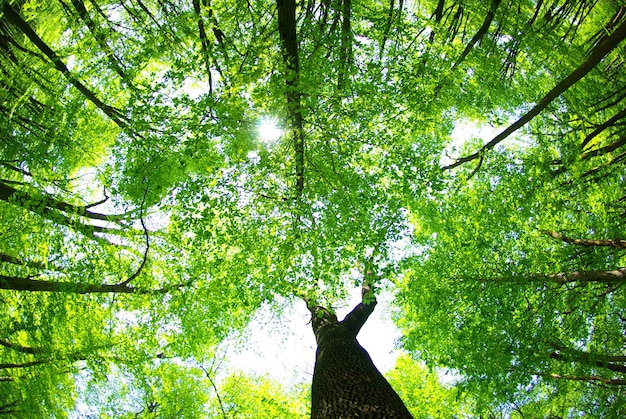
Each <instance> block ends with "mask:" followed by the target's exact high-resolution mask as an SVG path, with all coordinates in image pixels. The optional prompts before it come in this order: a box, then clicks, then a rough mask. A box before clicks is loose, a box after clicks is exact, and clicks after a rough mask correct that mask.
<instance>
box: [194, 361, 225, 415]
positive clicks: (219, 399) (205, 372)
mask: <svg viewBox="0 0 626 419" xmlns="http://www.w3.org/2000/svg"><path fill="white" fill-rule="evenodd" d="M200 369H201V370H202V371H204V375H206V378H208V379H209V382H210V383H211V386H212V387H213V390H214V391H215V395H216V396H217V402H218V403H219V405H220V410H221V411H222V416H223V417H224V419H228V415H227V414H226V410H225V409H224V403H222V398H221V397H220V392H219V391H218V389H217V386H216V385H215V382H214V381H213V378H211V374H209V371H207V369H206V368H204V367H203V366H202V365H200Z"/></svg>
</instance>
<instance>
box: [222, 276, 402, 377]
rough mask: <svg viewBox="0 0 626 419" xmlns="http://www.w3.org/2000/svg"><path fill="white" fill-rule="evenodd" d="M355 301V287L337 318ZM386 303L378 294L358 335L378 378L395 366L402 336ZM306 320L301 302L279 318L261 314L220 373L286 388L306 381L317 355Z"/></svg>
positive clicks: (358, 295)
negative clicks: (253, 376)
mask: <svg viewBox="0 0 626 419" xmlns="http://www.w3.org/2000/svg"><path fill="white" fill-rule="evenodd" d="M360 301H361V290H360V288H355V289H354V290H353V292H352V293H351V295H350V299H349V300H348V301H347V302H346V304H345V305H344V306H341V307H334V308H335V310H336V313H337V318H338V319H340V320H342V319H343V318H344V317H345V315H346V314H348V313H349V312H350V311H351V310H352V309H353V308H354V307H355V306H356V305H357V304H358V303H359V302H360ZM391 302H392V295H391V293H389V292H383V293H381V295H380V296H379V297H378V304H377V306H376V309H375V310H374V312H373V313H372V314H371V316H370V317H369V319H368V320H367V322H366V323H365V325H364V326H363V328H362V329H361V331H360V332H359V335H358V336H357V339H358V341H359V342H360V344H361V346H363V347H364V348H365V350H367V352H368V353H369V354H370V356H371V357H372V360H373V361H374V364H375V365H376V367H377V368H378V369H379V370H380V371H381V372H382V373H384V372H386V371H388V370H390V369H392V368H393V367H394V365H395V361H396V358H397V356H398V355H399V354H400V352H401V351H399V350H395V349H394V343H395V342H396V340H397V339H398V338H399V337H400V336H401V333H400V331H399V330H398V329H397V328H396V327H395V325H394V324H393V322H392V320H391V314H390V312H391ZM310 318H311V315H310V313H309V311H308V310H307V308H306V305H305V303H304V302H303V301H297V300H296V301H295V302H294V304H291V305H289V306H288V307H287V309H286V310H285V311H284V312H283V313H282V314H280V315H277V314H275V313H271V311H270V310H269V309H268V308H263V309H261V310H260V311H259V313H257V315H256V316H255V318H254V320H253V321H252V323H251V325H250V326H249V327H248V334H247V335H246V336H245V338H246V339H245V342H246V344H245V346H242V347H240V348H239V349H235V348H232V345H233V342H229V343H228V345H229V346H231V348H230V350H229V351H228V353H227V357H228V360H227V362H226V365H225V371H229V372H232V371H233V370H242V371H244V372H247V373H254V374H258V375H267V376H269V377H270V378H272V379H274V380H277V381H279V382H281V383H282V384H283V385H286V386H289V385H293V384H299V383H303V382H310V381H311V379H312V377H313V367H314V365H315V350H316V344H315V336H314V335H313V329H312V328H311V324H310V323H309V321H310ZM226 350H228V349H226Z"/></svg>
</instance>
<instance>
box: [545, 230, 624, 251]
mask: <svg viewBox="0 0 626 419" xmlns="http://www.w3.org/2000/svg"><path fill="white" fill-rule="evenodd" d="M542 233H544V234H547V235H548V236H550V237H552V238H554V239H557V240H562V241H564V242H565V243H569V244H576V245H579V246H611V247H617V248H618V249H626V240H621V239H603V240H594V239H573V238H571V237H567V236H564V235H563V234H560V233H557V232H556V231H547V230H543V231H542Z"/></svg>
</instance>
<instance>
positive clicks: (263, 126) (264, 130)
mask: <svg viewBox="0 0 626 419" xmlns="http://www.w3.org/2000/svg"><path fill="white" fill-rule="evenodd" d="M258 129H259V138H260V139H261V141H264V142H267V143H271V142H274V141H276V140H278V139H279V138H280V136H281V135H283V130H282V129H280V128H279V127H278V125H277V124H276V119H274V118H262V119H261V121H260V122H259V127H258Z"/></svg>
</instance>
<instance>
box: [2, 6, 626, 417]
mask: <svg viewBox="0 0 626 419" xmlns="http://www.w3.org/2000/svg"><path fill="white" fill-rule="evenodd" d="M288 4H292V3H290V2H283V1H279V2H274V1H269V0H261V1H256V2H240V1H230V0H220V1H216V0H213V1H208V0H190V1H183V2H178V1H176V2H174V1H169V0H132V1H126V0H99V1H93V0H85V1H81V0H55V1H52V0H50V1H30V0H19V1H12V0H4V1H1V2H0V5H1V11H0V60H1V62H0V64H1V70H2V71H1V72H0V114H1V117H0V137H1V140H0V237H1V240H0V306H1V307H2V310H0V394H1V397H0V400H3V402H2V403H3V404H0V413H1V414H10V415H13V416H15V417H32V415H37V416H40V417H63V416H67V415H69V414H70V412H72V411H74V412H75V411H77V410H79V407H80V406H79V405H80V403H83V402H85V401H86V403H88V404H91V405H90V406H91V407H93V406H96V407H93V408H94V409H95V411H94V413H93V414H95V415H98V414H101V415H111V416H124V415H137V416H142V415H143V417H160V416H162V417H167V416H171V415H177V416H178V417H198V416H199V415H203V414H207V412H208V409H213V408H214V407H215V406H213V404H212V403H214V401H215V399H214V398H211V397H213V396H211V397H209V396H201V394H203V393H202V391H201V390H202V389H204V394H208V393H211V389H212V390H216V389H218V387H219V389H218V390H219V391H218V392H222V393H223V394H224V395H225V396H226V395H228V397H231V398H233V400H237V401H236V402H232V403H231V404H232V405H233V406H234V405H235V404H240V405H241V409H243V410H245V409H257V410H258V409H259V407H258V406H265V407H267V405H266V404H264V403H263V398H261V399H260V400H259V399H258V398H250V399H247V398H245V397H244V396H242V395H239V393H237V391H236V388H235V386H234V383H235V382H236V381H245V380H249V378H245V377H240V378H237V379H236V380H235V381H233V380H234V379H232V378H229V379H225V380H224V381H223V382H222V383H221V386H217V385H215V386H214V385H211V381H212V378H211V377H212V375H211V374H214V371H210V374H208V375H207V374H206V371H204V370H203V369H202V368H200V366H201V365H203V363H204V362H205V361H207V362H208V360H210V359H212V358H213V356H214V354H215V348H216V347H217V345H218V344H219V343H220V342H222V341H223V340H224V339H225V338H227V337H228V336H232V335H233V334H234V333H236V332H237V331H240V330H242V328H243V327H245V325H246V324H247V323H248V321H249V319H250V318H251V317H252V316H253V314H254V313H255V311H256V310H257V309H258V308H259V307H260V306H261V305H262V304H263V303H270V304H272V303H274V302H275V301H277V298H276V297H278V296H280V297H286V299H287V300H288V301H289V300H294V299H296V298H297V297H298V296H301V295H307V296H314V297H315V298H316V299H317V300H319V301H320V302H321V303H323V304H325V305H331V304H332V303H334V302H337V301H339V300H340V299H342V298H344V297H345V296H346V294H347V291H348V289H350V287H352V286H354V285H355V284H354V283H355V282H358V281H359V280H358V279H357V280H355V276H356V275H355V272H358V271H359V270H361V271H363V270H365V271H366V272H368V273H373V274H374V276H375V277H377V278H380V279H379V280H378V282H377V283H376V284H375V285H376V287H377V288H378V289H381V288H387V289H389V290H393V291H397V293H398V295H397V299H396V300H395V304H394V309H395V310H396V316H397V323H398V325H399V326H400V328H401V329H402V331H403V333H404V338H403V340H402V342H401V344H402V345H403V347H404V348H405V349H406V350H407V351H409V352H410V354H411V356H412V357H413V358H416V359H417V358H419V359H422V360H424V361H425V362H427V364H428V366H429V367H431V368H437V367H445V368H450V369H453V370H454V371H455V374H458V377H459V380H458V382H457V384H456V385H457V386H458V387H459V388H458V390H454V391H453V392H456V391H458V393H457V394H459V395H461V394H462V395H468V400H470V401H469V402H468V403H467V404H465V405H461V404H455V403H452V402H450V403H449V404H448V403H446V408H448V407H449V408H450V409H457V412H456V413H457V414H459V415H461V414H463V412H465V411H466V410H463V409H469V408H471V409H473V410H475V412H479V413H480V412H483V413H484V412H486V411H489V412H496V411H497V412H500V413H501V414H503V415H515V414H520V415H522V414H529V415H531V416H532V415H539V416H541V415H544V416H548V415H552V414H555V415H560V416H563V417H566V416H576V415H578V414H584V413H586V414H595V415H619V414H620V413H621V414H623V413H624V408H625V407H624V404H625V403H626V402H625V398H624V386H625V385H626V378H625V377H624V374H626V362H625V361H626V359H625V358H624V336H625V333H624V332H625V330H624V328H625V320H624V319H625V318H626V313H624V308H623V307H625V304H624V303H625V301H624V298H625V295H624V291H623V287H622V285H623V283H624V280H623V275H624V273H625V266H626V264H625V261H624V248H626V244H625V242H624V239H625V238H624V237H623V231H624V221H623V220H624V202H625V201H626V198H625V197H626V193H625V191H624V145H625V144H626V141H625V138H626V137H625V136H626V132H625V131H624V126H625V121H626V113H625V111H624V103H625V102H624V101H625V98H626V77H625V76H624V72H623V68H624V54H625V52H626V51H625V50H624V48H625V46H624V43H623V42H622V41H623V39H624V38H625V37H626V23H625V15H626V6H625V5H624V4H623V2H622V1H613V2H589V1H584V0H554V1H530V0H528V1H527V0H493V1H491V2H487V3H486V2H482V1H477V0H457V1H447V0H438V1H431V0H428V1H402V0H401V1H398V2H396V1H391V2H378V1H373V0H359V1H357V0H328V1H319V2H315V1H308V0H307V1H300V2H297V4H296V3H293V4H292V6H293V7H295V16H293V17H290V16H291V14H289V13H283V12H286V11H287V9H288ZM296 6H297V7H296ZM293 11H294V10H291V12H293ZM279 16H281V18H279ZM294 37H295V38H294ZM264 118H270V119H272V118H273V119H275V120H276V121H278V125H279V127H280V128H281V129H282V130H283V135H282V136H281V137H280V138H279V139H278V140H276V141H273V142H270V141H263V140H262V139H261V136H260V135H259V133H258V126H259V124H260V122H261V121H262V120H263V119H264ZM471 125H475V126H478V127H482V128H484V127H487V126H490V127H492V129H491V131H494V132H495V134H494V135H493V136H491V137H490V138H479V136H478V135H477V134H476V133H474V134H473V136H472V138H470V139H469V140H466V141H461V140H460V139H459V137H458V136H456V135H452V134H453V133H456V132H458V130H459V127H462V126H471ZM482 132H488V131H487V130H483V131H482ZM281 301H283V299H282V298H281ZM404 364H406V365H404ZM403 365H404V366H403V367H402V368H407V369H412V368H418V367H415V366H414V365H412V364H410V363H409V362H408V361H406V362H405V361H403ZM418 369H419V368H418ZM207 371H208V370H207ZM400 377H402V375H400ZM109 380H115V381H116V382H118V383H119V384H118V385H116V386H112V387H111V388H106V384H105V383H107V382H108V381H109ZM229 380H230V381H229ZM400 380H401V382H404V381H406V380H405V379H404V378H401V379H400ZM428 380H430V381H429V382H433V380H432V376H431V377H430V378H428ZM253 381H254V382H251V384H250V386H256V387H258V388H259V394H263V392H270V389H269V388H270V387H271V385H270V384H268V383H266V382H265V381H263V380H261V379H259V380H256V381H255V380H253ZM125 383H133V385H132V386H131V385H128V386H127V385H126V384H125ZM416 385H417V384H416ZM432 385H435V384H434V382H433V384H432ZM268 386H270V387H268ZM182 388H188V389H190V390H189V392H188V393H187V394H183V392H182V390H181V389H182ZM271 391H273V390H271ZM436 393H437V394H447V391H446V390H442V389H437V390H436ZM79 394H80V396H79ZM85 394H87V395H88V396H85ZM177 394H180V397H174V395H177ZM406 394H411V393H410V392H408V390H407V392H406ZM424 394H426V393H424ZM194 395H195V396H194ZM117 396H120V397H123V398H126V399H127V400H129V401H130V402H129V406H132V408H131V410H127V411H116V410H115V409H114V403H115V399H116V397H117ZM196 396H197V397H196ZM407 397H410V396H407ZM442 397H443V396H442ZM446 397H447V396H446ZM81 398H82V399H81ZM79 399H80V400H83V401H81V402H80V403H79V402H77V401H78V400H79ZM545 399H547V400H549V402H551V403H552V405H551V406H553V407H549V406H550V405H547V404H546V403H542V400H545ZM211 406H213V407H211ZM245 406H248V407H245ZM554 406H556V407H554ZM282 407H284V408H285V409H286V408H287V407H289V409H288V411H289V414H296V413H294V412H295V411H296V410H297V411H298V412H301V410H298V409H300V407H297V403H296V402H295V401H292V399H289V400H288V401H286V402H285V404H284V405H283V406H282ZM292 407H293V409H292ZM233 409H234V408H233ZM290 409H291V410H290ZM294 409H295V410H294ZM243 410H242V411H243ZM233 411H236V409H235V410H233ZM268 411H269V410H268ZM220 412H221V414H223V415H225V416H228V415H229V414H228V413H226V412H225V410H220ZM516 412H517V413H516ZM283 413H284V414H285V415H286V414H287V413H286V412H283ZM283 413H280V412H279V413H276V415H280V414H283ZM299 414H301V413H299ZM433 415H434V413H433Z"/></svg>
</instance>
